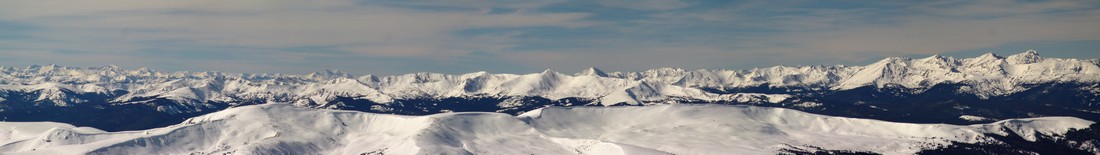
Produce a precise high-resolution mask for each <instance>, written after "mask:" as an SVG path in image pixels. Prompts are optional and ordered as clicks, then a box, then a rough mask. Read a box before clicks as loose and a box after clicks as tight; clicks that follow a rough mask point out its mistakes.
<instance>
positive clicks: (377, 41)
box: [0, 0, 1100, 74]
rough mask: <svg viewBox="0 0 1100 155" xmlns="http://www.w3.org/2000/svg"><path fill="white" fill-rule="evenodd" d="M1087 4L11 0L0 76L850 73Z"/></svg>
mask: <svg viewBox="0 0 1100 155" xmlns="http://www.w3.org/2000/svg"><path fill="white" fill-rule="evenodd" d="M1098 8H1100V3H1098V2H1095V1H1037V2H1030V1H932V2H890V1H887V2H859V3H853V2H842V1H833V2H819V1H786V2H774V1H693V0H684V1H681V0H643V1H619V0H601V1H565V0H552V1H499V0H458V1H376V0H366V1H359V0H335V1H292V0H239V1H214V0H199V1H160V0H153V1H149V0H107V1H103V0H71V1H31V0H27V1H20V0H17V1H3V2H0V30H2V31H0V57H2V58H4V59H0V60H3V62H0V65H29V64H44V63H59V64H68V65H106V64H116V65H125V66H134V67H136V66H149V67H152V68H163V69H167V70H222V71H233V72H292V73H304V72H310V71H315V70H320V69H323V68H335V69H343V70H350V71H352V72H357V73H362V74H368V73H373V74H398V73H407V72H420V71H430V72H446V73H461V72H470V71H477V70H488V71H493V72H533V71H537V70H541V69H544V68H552V69H556V70H561V71H567V70H579V69H581V68H584V67H589V66H596V67H603V68H607V69H610V70H641V69H648V68H657V67H684V68H751V67H760V66H768V65H776V64H791V65H815V64H835V63H842V64H851V63H856V62H861V61H866V60H868V59H876V58H879V57H882V56H903V55H913V54H929V53H941V52H952V51H969V50H977V49H985V48H995V47H1001V46H1006V45H1009V44H1017V43H1028V42H1044V43H1051V42H1080V41H1096V42H1100V29H1096V28H1095V27H1100V9H1098ZM1089 50H1095V49H1081V50H1080V51H1074V52H1084V51H1089ZM12 57H18V58H19V59H11V58H12Z"/></svg>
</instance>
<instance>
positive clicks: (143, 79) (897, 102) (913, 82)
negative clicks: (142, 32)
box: [0, 51, 1100, 131]
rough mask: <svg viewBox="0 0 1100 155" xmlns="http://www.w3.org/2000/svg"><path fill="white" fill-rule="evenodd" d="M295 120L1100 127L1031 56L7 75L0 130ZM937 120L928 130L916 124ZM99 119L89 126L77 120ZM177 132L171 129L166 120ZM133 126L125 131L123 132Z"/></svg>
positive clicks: (1079, 96)
mask: <svg viewBox="0 0 1100 155" xmlns="http://www.w3.org/2000/svg"><path fill="white" fill-rule="evenodd" d="M269 102H278V103H289V104H293V105H296V106H300V107H312V108H323V109H347V110H359V111H367V112H377V113H396V114H412V115H427V114H434V113H443V112H455V111H485V112H504V113H511V114H519V113H522V112H525V111H529V110H534V109H538V108H541V107H546V106H552V105H557V106H585V105H587V106H612V105H654V104H669V103H718V104H749V105H759V106H771V107H786V108H793V109H799V110H804V111H807V112H812V113H819V114H827V115H837V116H846V117H861V118H874V119H883V120H890V121H903V122H918V123H931V122H948V123H955V124H960V123H988V122H992V121H996V120H1001V119H1010V118H1022V117H1039V116H1074V117H1080V118H1086V119H1089V118H1097V119H1089V120H1094V121H1097V120H1100V60H1098V59H1088V60H1080V59H1062V58H1043V57H1040V56H1039V55H1038V53H1037V52H1035V51H1026V52H1023V53H1019V54H1014V55H1010V56H998V55H994V54H992V53H989V54H985V55H981V56H979V57H975V58H963V59H957V58H952V57H943V56H939V55H933V56H930V57H927V58H919V59H911V58H899V57H891V58H886V59H883V60H881V61H878V62H875V63H872V64H869V65H866V66H798V67H791V66H775V67H768V68H758V69H751V70H706V69H702V70H692V71H688V70H683V69H676V68H659V69H652V70H647V71H641V72H605V71H602V70H599V69H596V68H589V69H586V70H583V71H580V72H578V73H575V74H566V73H559V72H555V71H551V70H546V71H543V72H540V73H532V74H492V73H487V72H475V73H467V74H460V75H448V74H437V73H412V74H404V75H394V76H374V75H362V76H352V75H351V74H348V73H344V72H340V71H333V70H327V71H324V72H316V73H312V74H308V75H293V74H244V73H223V72H159V71H154V70H151V69H146V68H141V69H136V70H128V69H122V68H120V67H117V66H106V67H64V66H58V65H45V66H30V67H18V68H16V67H2V66H0V117H2V119H3V120H7V121H57V122H66V123H72V124H76V125H86V126H93V127H97V128H100V129H105V130H109V131H115V130H133V129H148V128H151V127H156V126H158V125H168V124H163V123H153V124H143V123H140V122H143V121H134V120H123V119H134V118H133V117H131V115H133V116H143V117H141V118H144V119H147V120H146V121H149V122H153V121H156V120H165V119H168V120H176V121H175V122H178V121H182V120H183V119H186V118H189V117H193V116H198V115H202V114H206V113H210V112H214V111H218V110H221V109H225V108H228V107H234V106H243V105H252V104H263V103H269ZM929 112H936V113H940V114H941V115H937V116H934V117H919V118H918V117H914V115H913V114H919V113H929ZM88 117H92V118H99V120H97V121H95V122H88V121H89V120H86V119H81V118H88ZM168 122H173V121H168ZM128 125H133V126H130V127H121V126H128Z"/></svg>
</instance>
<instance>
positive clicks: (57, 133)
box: [0, 104, 1093, 155]
mask: <svg viewBox="0 0 1100 155" xmlns="http://www.w3.org/2000/svg"><path fill="white" fill-rule="evenodd" d="M1092 123H1093V122H1090V121H1086V120H1082V119H1077V118H1070V117H1046V118H1031V119H1014V120H1005V121H1000V122H996V123H991V124H981V125H970V126H957V125H944V124H907V123H894V122H884V121H876V120H869V119H854V118H842V117H830V116H823V115H815V114H808V113H804V112H799V111H795V110H789V109H781V108H763V107H749V106H722V105H660V106H645V107H625V106H624V107H577V108H561V107H551V108H543V109H539V110H535V111H531V112H528V113H525V114H523V115H520V116H511V115H506V114H500V113H445V114H435V115H429V116H399V115H387V114H372V113H363V112H353V111H339V110H320V109H310V108H300V107H295V106H290V105H288V104H264V105H255V106H245V107H237V108H231V109H227V110H224V111H220V112H215V113H211V114H207V115H204V116H200V117H195V118H192V119H189V120H187V121H186V122H184V123H182V124H178V125H173V126H168V127H163V128H157V129H150V130H141V131H123V132H103V131H98V130H95V129H89V128H77V127H73V126H69V125H65V124H58V123H6V122H3V123H0V152H2V153H3V154H86V153H91V154H224V153H231V154H318V153H319V154H361V153H366V154H371V153H385V154H601V155H602V154H728V153H738V154H774V153H777V151H778V150H780V149H784V148H798V147H808V146H814V147H821V148H825V149H842V150H860V151H873V152H880V153H885V154H908V153H913V152H916V151H917V150H920V149H922V148H934V147H937V146H941V145H946V144H949V142H950V141H959V142H979V141H983V140H986V137H983V135H982V134H984V133H991V134H1001V135H1004V134H1008V133H1010V132H1011V133H1017V134H1019V135H1022V136H1023V137H1025V138H1028V140H1034V137H1035V136H1036V135H1057V134H1061V133H1064V132H1066V131H1067V130H1068V129H1070V128H1084V127H1087V126H1088V125H1090V124H1092ZM1005 129H1007V130H1005ZM807 137H813V138H807Z"/></svg>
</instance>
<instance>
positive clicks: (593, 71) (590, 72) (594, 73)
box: [575, 67, 607, 77]
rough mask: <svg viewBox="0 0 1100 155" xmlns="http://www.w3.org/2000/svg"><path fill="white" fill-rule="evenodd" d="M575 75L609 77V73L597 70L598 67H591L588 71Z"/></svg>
mask: <svg viewBox="0 0 1100 155" xmlns="http://www.w3.org/2000/svg"><path fill="white" fill-rule="evenodd" d="M575 75H576V76H599V77H607V72H604V71H603V70H600V69H599V68H596V67H589V68H588V69H585V70H583V71H581V72H578V73H577V74H575Z"/></svg>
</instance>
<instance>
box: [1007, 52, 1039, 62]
mask: <svg viewBox="0 0 1100 155" xmlns="http://www.w3.org/2000/svg"><path fill="white" fill-rule="evenodd" d="M1041 60H1043V57H1040V56H1039V52H1037V51H1035V50H1027V51H1026V52H1024V53H1020V54H1014V55H1011V56H1008V63H1011V64H1030V63H1036V62H1039V61H1041Z"/></svg>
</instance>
